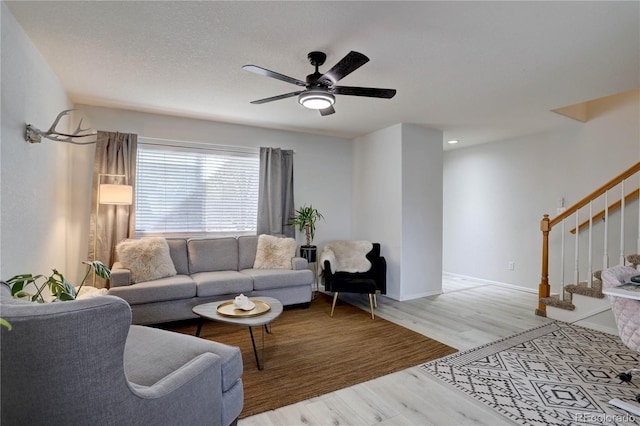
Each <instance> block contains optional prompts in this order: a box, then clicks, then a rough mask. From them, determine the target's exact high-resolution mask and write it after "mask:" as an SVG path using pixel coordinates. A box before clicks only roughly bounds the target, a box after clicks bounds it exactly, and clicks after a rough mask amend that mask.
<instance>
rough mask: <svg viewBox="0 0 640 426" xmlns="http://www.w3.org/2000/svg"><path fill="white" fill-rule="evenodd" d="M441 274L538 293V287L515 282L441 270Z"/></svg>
mask: <svg viewBox="0 0 640 426" xmlns="http://www.w3.org/2000/svg"><path fill="white" fill-rule="evenodd" d="M442 275H449V276H451V277H457V278H460V279H465V280H472V281H478V282H480V283H484V284H487V285H497V286H500V287H507V288H511V289H513V290H519V291H526V292H527V293H538V289H534V288H529V287H522V286H519V285H515V284H509V283H503V282H500V281H492V280H486V279H484V278H478V277H471V276H468V275H462V274H455V273H453V272H443V273H442Z"/></svg>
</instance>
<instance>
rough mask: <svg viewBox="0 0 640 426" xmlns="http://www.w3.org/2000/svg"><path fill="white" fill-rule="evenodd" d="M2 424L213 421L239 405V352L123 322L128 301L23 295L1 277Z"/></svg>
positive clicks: (223, 420)
mask: <svg viewBox="0 0 640 426" xmlns="http://www.w3.org/2000/svg"><path fill="white" fill-rule="evenodd" d="M0 312H1V313H2V318H3V319H4V320H6V321H8V322H9V323H10V324H11V330H9V329H7V328H6V327H0V329H1V332H0V336H1V345H2V351H1V363H0V373H1V376H0V377H1V381H2V383H1V386H2V393H1V397H0V401H1V404H2V405H1V407H2V410H1V413H0V423H1V424H3V425H5V424H6V425H18V424H20V425H65V426H70V425H78V426H79V425H90V424H93V425H141V426H142V425H167V426H169V425H178V424H181V425H204V424H207V425H221V426H227V425H229V424H232V423H234V422H235V421H236V419H237V418H238V416H239V414H240V412H241V411H242V407H243V401H244V392H243V387H242V379H241V376H242V356H241V354H240V350H239V349H238V348H236V347H233V346H228V345H223V344H220V343H216V342H211V341H208V340H203V339H199V338H197V337H193V336H188V335H184V334H178V333H173V332H170V331H165V330H160V329H155V328H149V327H142V326H137V325H133V326H132V325H131V309H130V308H129V306H128V305H127V302H125V301H124V300H122V299H121V298H119V297H114V296H97V297H91V298H86V299H79V300H74V301H68V302H56V303H32V302H27V301H23V300H18V299H14V298H12V297H11V293H10V289H9V287H8V286H7V285H6V284H4V283H0Z"/></svg>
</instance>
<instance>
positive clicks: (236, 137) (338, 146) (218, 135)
mask: <svg viewBox="0 0 640 426" xmlns="http://www.w3.org/2000/svg"><path fill="white" fill-rule="evenodd" d="M77 107H78V109H79V111H81V112H82V113H83V115H84V116H85V117H87V118H88V119H89V121H90V123H91V125H92V126H93V127H94V128H96V129H100V130H106V131H118V132H126V133H136V134H138V136H140V137H148V138H162V139H170V140H182V141H193V142H208V143H213V144H219V145H230V146H242V147H261V146H267V147H278V148H283V149H293V150H294V151H295V156H294V197H295V204H296V208H297V207H299V206H302V205H303V204H312V205H313V207H315V208H317V209H318V210H319V211H320V213H322V215H323V216H324V218H325V220H324V221H322V220H321V221H320V222H319V223H318V224H317V229H316V237H315V240H314V244H316V245H318V246H320V247H321V246H322V245H324V244H325V243H326V242H327V241H330V240H333V239H345V238H349V237H350V235H351V223H350V218H351V198H352V189H351V141H350V140H347V139H341V138H332V137H327V136H318V135H310V134H305V133H296V132H288V131H278V130H269V129H261V128H257V127H249V126H241V125H235V124H227V123H220V122H213V121H206V120H195V119H188V118H181V117H173V116H167V115H159V114H150V113H143V112H134V111H127V110H118V109H111V108H101V107H92V106H86V105H78V106H77ZM92 155H93V154H92ZM92 161H93V159H92V158H91V159H90V160H89V161H88V162H78V163H76V164H77V167H76V169H75V171H76V172H77V173H81V174H84V177H82V176H78V178H77V179H76V184H75V186H74V194H75V196H76V198H77V199H79V200H83V199H86V200H89V193H90V181H91V172H92V170H93V169H92V167H93V165H92ZM78 203H79V204H81V202H78ZM84 205H86V206H87V207H86V208H87V211H86V212H85V213H84V216H83V217H79V218H78V219H77V220H78V223H80V222H82V227H83V229H88V226H89V225H88V216H89V213H88V211H89V210H88V209H89V205H88V202H85V204H84ZM297 239H298V243H299V244H303V243H304V235H301V234H300V233H297ZM81 240H83V241H86V240H87V235H86V232H85V234H84V235H83V236H82V238H81ZM85 245H86V243H85Z"/></svg>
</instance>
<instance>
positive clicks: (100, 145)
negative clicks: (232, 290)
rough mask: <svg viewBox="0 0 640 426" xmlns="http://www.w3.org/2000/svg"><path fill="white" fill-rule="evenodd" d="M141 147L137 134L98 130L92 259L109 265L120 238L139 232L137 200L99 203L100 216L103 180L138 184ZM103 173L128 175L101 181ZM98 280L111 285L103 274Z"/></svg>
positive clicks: (98, 282) (93, 190)
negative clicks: (138, 149)
mask: <svg viewBox="0 0 640 426" xmlns="http://www.w3.org/2000/svg"><path fill="white" fill-rule="evenodd" d="M137 147H138V135H136V134H132V133H114V132H102V131H99V132H98V142H97V143H96V155H95V162H94V168H93V187H92V192H91V220H90V230H89V251H88V253H89V256H88V260H89V261H92V260H94V259H95V260H100V261H102V263H104V264H105V265H107V266H108V267H111V266H113V262H114V261H115V246H116V245H117V244H118V243H119V242H120V241H122V240H124V239H126V238H133V237H134V236H135V209H134V205H135V200H134V205H131V206H119V205H108V204H102V205H100V206H98V212H99V214H100V216H99V217H97V216H96V213H98V212H96V201H97V196H98V195H97V192H98V184H99V183H119V184H126V185H131V186H133V187H134V188H135V180H136V157H137ZM101 173H102V174H118V175H125V176H126V177H125V178H124V179H123V178H119V179H120V180H119V181H118V180H116V178H112V177H103V178H102V181H101V182H98V175H99V174H101ZM134 196H135V189H134ZM96 218H97V219H98V220H97V225H98V226H97V227H96ZM94 247H95V250H94ZM88 282H89V281H88ZM95 284H96V287H99V288H102V287H106V286H107V283H106V282H105V281H104V280H102V279H100V278H96V282H95Z"/></svg>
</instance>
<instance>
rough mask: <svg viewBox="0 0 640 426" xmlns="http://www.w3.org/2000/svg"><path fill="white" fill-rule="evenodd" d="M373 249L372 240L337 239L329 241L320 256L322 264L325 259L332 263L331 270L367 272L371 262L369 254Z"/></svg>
mask: <svg viewBox="0 0 640 426" xmlns="http://www.w3.org/2000/svg"><path fill="white" fill-rule="evenodd" d="M372 249H373V243H372V242H371V241H352V240H336V241H331V242H329V243H328V244H327V245H326V246H325V247H324V250H323V251H322V255H321V256H320V265H322V267H323V268H324V261H325V260H328V261H329V263H330V264H331V272H332V273H335V272H336V271H338V272H351V273H354V272H367V271H368V270H369V269H371V262H370V261H369V259H367V254H368V253H369V252H370V251H371V250H372Z"/></svg>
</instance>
